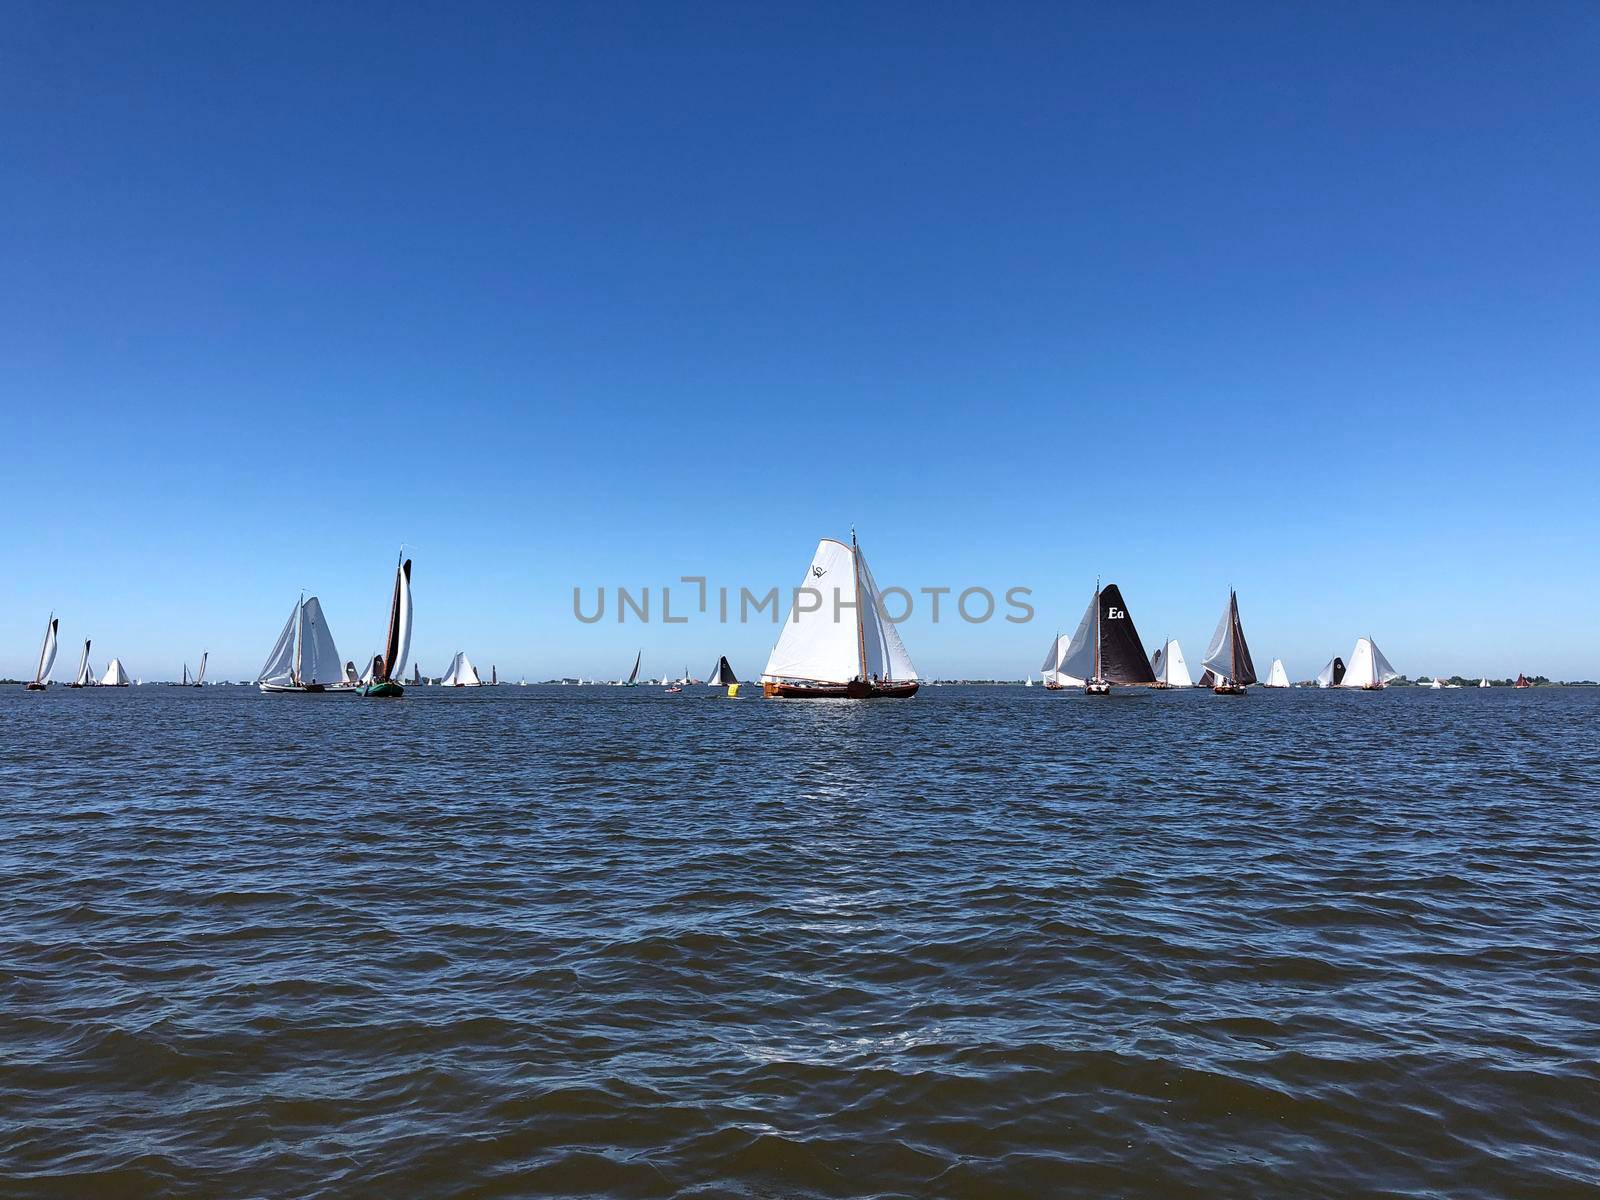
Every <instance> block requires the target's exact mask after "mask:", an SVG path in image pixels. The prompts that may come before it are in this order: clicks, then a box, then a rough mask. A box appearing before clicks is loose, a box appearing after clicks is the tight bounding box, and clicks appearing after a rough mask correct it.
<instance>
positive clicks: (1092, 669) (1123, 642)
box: [1056, 583, 1156, 696]
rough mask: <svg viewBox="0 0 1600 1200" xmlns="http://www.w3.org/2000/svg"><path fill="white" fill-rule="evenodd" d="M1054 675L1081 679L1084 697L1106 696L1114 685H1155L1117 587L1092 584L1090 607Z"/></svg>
mask: <svg viewBox="0 0 1600 1200" xmlns="http://www.w3.org/2000/svg"><path fill="white" fill-rule="evenodd" d="M1056 675H1057V677H1058V678H1061V679H1077V680H1081V681H1082V684H1083V694H1084V695H1085V696H1109V695H1110V694H1111V688H1112V685H1114V684H1122V685H1125V686H1148V685H1150V684H1153V683H1155V682H1156V673H1155V671H1154V670H1153V669H1152V668H1151V666H1150V661H1149V659H1148V658H1147V657H1146V656H1145V652H1144V644H1143V643H1142V642H1140V641H1139V631H1138V630H1137V629H1135V628H1134V625H1133V617H1132V616H1130V615H1129V613H1128V605H1127V601H1125V600H1123V598H1122V591H1121V589H1120V588H1118V587H1117V585H1116V584H1114V583H1108V584H1106V585H1105V586H1104V587H1101V586H1100V585H1099V584H1098V583H1097V584H1096V585H1095V589H1094V594H1093V595H1092V596H1091V597H1090V598H1089V607H1088V608H1086V609H1085V610H1084V613H1083V619H1082V620H1081V621H1079V622H1078V628H1077V631H1076V632H1075V633H1073V635H1072V640H1071V641H1070V642H1069V643H1068V644H1067V648H1066V651H1065V653H1064V654H1062V656H1061V658H1060V661H1059V662H1058V664H1057V666H1056Z"/></svg>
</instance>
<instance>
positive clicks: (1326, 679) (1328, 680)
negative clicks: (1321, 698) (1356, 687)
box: [1317, 655, 1344, 688]
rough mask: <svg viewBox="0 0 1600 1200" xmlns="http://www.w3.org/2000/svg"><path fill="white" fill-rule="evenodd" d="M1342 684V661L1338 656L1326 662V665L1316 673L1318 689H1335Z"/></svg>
mask: <svg viewBox="0 0 1600 1200" xmlns="http://www.w3.org/2000/svg"><path fill="white" fill-rule="evenodd" d="M1343 682H1344V659H1342V658H1340V657H1339V656H1338V655H1334V657H1332V658H1330V659H1329V660H1328V665H1327V666H1325V667H1323V668H1322V670H1320V671H1318V672H1317V686H1318V687H1319V688H1336V687H1338V686H1339V685H1340V684H1342V683H1343Z"/></svg>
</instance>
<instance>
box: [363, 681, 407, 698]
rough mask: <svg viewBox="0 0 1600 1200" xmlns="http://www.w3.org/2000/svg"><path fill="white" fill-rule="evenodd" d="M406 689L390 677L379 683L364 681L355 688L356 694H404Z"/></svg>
mask: <svg viewBox="0 0 1600 1200" xmlns="http://www.w3.org/2000/svg"><path fill="white" fill-rule="evenodd" d="M405 694H406V689H405V688H404V686H402V685H401V684H398V683H396V682H395V681H394V680H392V679H385V680H383V681H382V682H380V683H364V684H362V685H361V686H360V687H358V688H357V689H356V695H358V696H404V695H405Z"/></svg>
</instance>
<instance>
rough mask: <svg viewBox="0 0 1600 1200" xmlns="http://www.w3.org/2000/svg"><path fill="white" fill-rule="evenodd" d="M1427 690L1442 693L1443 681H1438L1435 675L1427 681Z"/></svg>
mask: <svg viewBox="0 0 1600 1200" xmlns="http://www.w3.org/2000/svg"><path fill="white" fill-rule="evenodd" d="M1428 688H1429V689H1430V690H1431V691H1435V692H1438V691H1443V690H1444V680H1442V679H1440V678H1439V677H1438V676H1437V675H1435V676H1434V677H1433V678H1432V679H1430V680H1428Z"/></svg>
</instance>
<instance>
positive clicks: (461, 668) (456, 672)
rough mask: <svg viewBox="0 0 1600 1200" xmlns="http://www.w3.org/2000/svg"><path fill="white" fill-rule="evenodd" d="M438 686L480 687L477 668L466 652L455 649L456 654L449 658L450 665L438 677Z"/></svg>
mask: <svg viewBox="0 0 1600 1200" xmlns="http://www.w3.org/2000/svg"><path fill="white" fill-rule="evenodd" d="M439 686H440V687H482V686H483V680H482V679H481V678H479V676H478V668H477V667H475V666H473V665H472V660H471V659H470V658H468V657H467V655H466V652H465V651H463V650H457V651H456V656H455V657H454V658H452V659H451V660H450V666H449V667H448V668H447V669H446V670H445V673H444V674H443V675H441V676H440V677H439Z"/></svg>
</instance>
